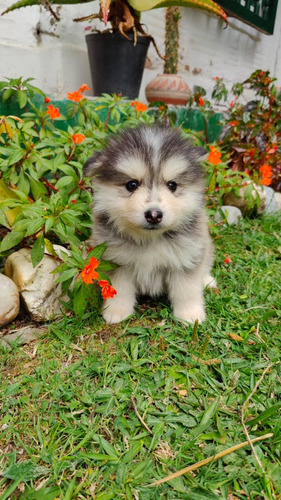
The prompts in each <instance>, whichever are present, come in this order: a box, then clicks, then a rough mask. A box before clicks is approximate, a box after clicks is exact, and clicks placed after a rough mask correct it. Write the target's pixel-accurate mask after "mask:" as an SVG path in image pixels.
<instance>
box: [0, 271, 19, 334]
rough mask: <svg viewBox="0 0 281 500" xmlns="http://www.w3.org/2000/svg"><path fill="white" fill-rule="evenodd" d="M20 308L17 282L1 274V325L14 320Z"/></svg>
mask: <svg viewBox="0 0 281 500" xmlns="http://www.w3.org/2000/svg"><path fill="white" fill-rule="evenodd" d="M19 309H20V296H19V291H18V288H17V286H16V285H15V283H13V281H12V280H11V279H10V278H8V277H7V276H4V274H0V327H1V326H4V325H7V324H8V323H10V322H11V321H13V320H14V319H15V318H16V317H17V315H18V313H19Z"/></svg>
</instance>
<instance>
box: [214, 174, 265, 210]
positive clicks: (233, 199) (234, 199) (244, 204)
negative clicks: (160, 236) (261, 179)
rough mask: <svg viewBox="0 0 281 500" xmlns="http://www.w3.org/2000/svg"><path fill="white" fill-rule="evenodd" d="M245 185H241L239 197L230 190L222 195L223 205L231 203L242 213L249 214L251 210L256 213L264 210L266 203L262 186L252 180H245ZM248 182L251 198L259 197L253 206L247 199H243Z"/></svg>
mask: <svg viewBox="0 0 281 500" xmlns="http://www.w3.org/2000/svg"><path fill="white" fill-rule="evenodd" d="M245 184H247V185H245V186H243V187H242V188H241V189H240V191H239V194H240V197H238V196H236V194H235V193H234V192H230V193H227V194H225V195H224V197H223V203H224V205H231V206H233V207H237V208H239V209H240V210H241V212H242V214H245V215H247V214H249V213H251V212H252V211H253V210H254V211H256V212H257V213H259V214H260V213H262V212H263V211H264V210H265V207H266V204H267V197H266V192H265V190H264V189H263V186H257V184H255V183H254V182H251V181H247V182H246V183H245ZM248 184H252V188H253V189H252V192H251V196H252V198H253V200H257V199H259V198H260V204H259V206H258V204H257V203H256V204H255V206H254V207H251V206H250V204H249V199H245V190H246V189H247V187H248Z"/></svg>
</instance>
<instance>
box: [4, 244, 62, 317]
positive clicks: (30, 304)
mask: <svg viewBox="0 0 281 500" xmlns="http://www.w3.org/2000/svg"><path fill="white" fill-rule="evenodd" d="M57 266H58V261H57V260H56V259H55V258H53V257H51V256H49V255H44V257H43V259H42V261H41V262H40V263H39V264H38V265H37V266H36V267H33V265H32V262H31V250H30V249H29V248H22V249H21V250H19V251H18V252H14V253H12V254H11V255H9V257H8V258H7V260H6V264H5V269H4V272H5V274H6V275H7V276H9V277H10V278H11V279H12V280H13V281H14V283H15V284H16V285H17V287H18V289H19V292H20V295H21V298H22V300H23V303H24V305H25V307H26V309H27V311H28V312H29V314H30V315H31V317H32V318H33V319H35V320H36V321H45V320H47V319H51V318H54V317H55V316H57V315H58V314H60V312H61V308H62V304H61V302H60V300H59V299H60V297H61V295H62V292H61V285H60V284H57V283H55V280H56V278H57V276H58V275H57V274H51V272H52V271H53V270H54V269H56V267H57Z"/></svg>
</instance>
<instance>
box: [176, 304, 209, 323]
mask: <svg viewBox="0 0 281 500" xmlns="http://www.w3.org/2000/svg"><path fill="white" fill-rule="evenodd" d="M174 316H175V317H176V318H177V319H179V320H180V321H184V322H185V323H195V321H196V320H198V323H199V324H200V323H203V321H205V319H206V314H205V311H204V308H203V307H202V306H200V305H198V306H193V307H186V308H185V309H177V308H175V309H174Z"/></svg>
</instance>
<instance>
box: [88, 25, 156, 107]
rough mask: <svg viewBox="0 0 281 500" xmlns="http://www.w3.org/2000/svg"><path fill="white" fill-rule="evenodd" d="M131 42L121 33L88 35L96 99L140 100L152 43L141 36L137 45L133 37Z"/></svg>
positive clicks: (130, 36)
mask: <svg viewBox="0 0 281 500" xmlns="http://www.w3.org/2000/svg"><path fill="white" fill-rule="evenodd" d="M129 38H130V39H129V40H127V39H126V38H124V37H123V36H122V35H120V34H119V33H91V34H89V35H86V42H87V47H88V55H89V62H90V70H91V76H92V83H93V89H94V95H96V96H99V95H101V94H103V93H107V94H113V93H114V94H120V93H121V94H122V95H123V96H124V97H128V99H135V98H136V97H138V95H139V90H140V85H141V80H142V75H143V70H144V65H145V59H146V54H147V51H148V47H149V43H150V39H149V38H148V37H144V36H138V37H137V44H136V45H134V41H133V35H129Z"/></svg>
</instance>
